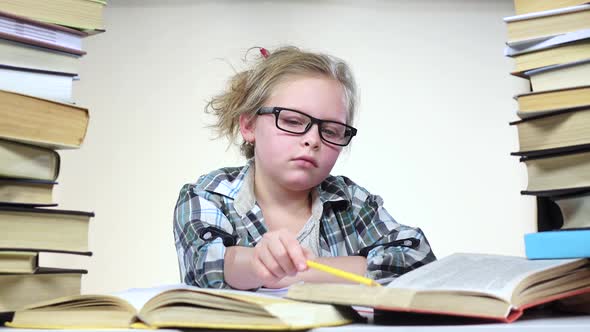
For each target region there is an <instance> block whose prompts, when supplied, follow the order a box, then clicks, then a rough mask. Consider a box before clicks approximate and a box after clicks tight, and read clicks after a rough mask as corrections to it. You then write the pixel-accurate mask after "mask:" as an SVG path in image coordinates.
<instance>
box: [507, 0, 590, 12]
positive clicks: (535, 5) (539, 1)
mask: <svg viewBox="0 0 590 332" xmlns="http://www.w3.org/2000/svg"><path fill="white" fill-rule="evenodd" d="M586 2H588V0H514V11H515V12H516V14H517V15H520V14H526V13H533V12H540V11H545V10H550V9H557V8H564V7H570V6H576V5H581V4H584V3H586Z"/></svg>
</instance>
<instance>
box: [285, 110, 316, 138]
mask: <svg viewBox="0 0 590 332" xmlns="http://www.w3.org/2000/svg"><path fill="white" fill-rule="evenodd" d="M310 122H311V119H310V118H309V117H308V116H306V115H304V114H301V113H298V112H293V111H289V110H281V112H280V113H279V117H278V121H277V125H278V126H279V128H280V129H283V130H287V131H290V132H293V133H301V134H302V133H304V132H305V129H307V126H308V125H309V123H310Z"/></svg>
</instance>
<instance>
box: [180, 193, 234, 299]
mask: <svg viewBox="0 0 590 332" xmlns="http://www.w3.org/2000/svg"><path fill="white" fill-rule="evenodd" d="M209 196H211V194H209V193H197V192H195V185H193V184H187V185H184V186H183V187H182V189H181V190H180V195H179V197H178V201H177V203H176V208H175V209H174V241H175V246H176V253H177V255H178V263H179V267H180V278H181V280H182V282H184V283H186V284H188V285H194V286H198V287H202V288H230V286H229V285H228V284H226V283H225V280H224V278H223V264H224V255H225V246H224V245H223V241H222V239H221V238H215V239H212V240H207V241H205V240H203V239H201V238H200V237H199V230H201V229H203V228H205V227H209V226H213V227H217V228H219V229H220V230H224V231H225V232H227V233H229V234H233V233H234V232H233V231H234V227H233V225H232V224H231V223H230V222H229V220H228V219H227V217H226V216H225V215H224V214H223V212H222V211H221V209H220V207H219V205H220V204H219V203H216V202H214V201H213V200H211V198H212V197H209Z"/></svg>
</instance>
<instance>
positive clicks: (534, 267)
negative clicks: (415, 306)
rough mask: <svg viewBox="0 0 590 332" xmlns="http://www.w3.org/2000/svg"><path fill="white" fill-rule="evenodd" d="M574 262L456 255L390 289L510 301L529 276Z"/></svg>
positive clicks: (404, 277) (399, 280)
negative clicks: (461, 293)
mask: <svg viewBox="0 0 590 332" xmlns="http://www.w3.org/2000/svg"><path fill="white" fill-rule="evenodd" d="M572 261H573V260H562V259H559V260H557V259H556V260H527V259H526V258H523V257H513V256H502V255H487V254H453V255H450V256H448V257H445V258H443V259H441V260H439V261H435V262H433V263H430V264H427V265H425V266H422V267H420V268H418V269H416V270H414V271H411V272H408V273H406V274H404V275H402V276H400V277H399V278H397V279H395V280H394V281H392V282H391V283H390V284H389V285H388V286H387V287H392V288H409V289H418V290H452V291H467V292H479V293H481V292H484V293H487V294H490V295H494V296H497V297H499V298H502V299H504V300H506V301H508V302H510V298H511V295H512V291H513V289H514V288H515V287H516V286H517V285H518V283H519V282H520V281H522V280H523V279H524V278H525V277H526V276H527V275H530V274H532V273H535V272H538V271H543V270H547V269H550V268H553V267H556V266H558V265H562V264H565V263H569V262H572Z"/></svg>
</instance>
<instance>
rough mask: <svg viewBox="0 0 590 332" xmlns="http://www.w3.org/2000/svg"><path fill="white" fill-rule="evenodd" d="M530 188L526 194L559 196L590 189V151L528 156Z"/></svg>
mask: <svg viewBox="0 0 590 332" xmlns="http://www.w3.org/2000/svg"><path fill="white" fill-rule="evenodd" d="M521 161H522V162H524V163H525V165H526V168H527V176H528V186H527V189H526V190H524V191H522V192H521V193H522V194H527V195H536V196H557V195H561V194H564V193H567V192H575V191H580V190H583V189H586V188H589V187H590V151H589V150H588V149H582V150H579V151H573V152H570V151H568V152H564V153H557V154H553V155H542V156H534V157H531V156H524V157H521Z"/></svg>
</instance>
